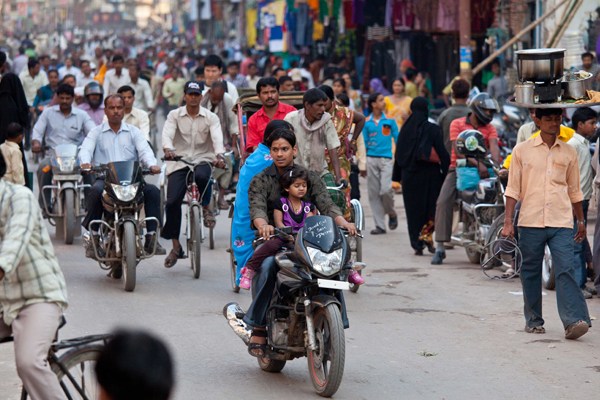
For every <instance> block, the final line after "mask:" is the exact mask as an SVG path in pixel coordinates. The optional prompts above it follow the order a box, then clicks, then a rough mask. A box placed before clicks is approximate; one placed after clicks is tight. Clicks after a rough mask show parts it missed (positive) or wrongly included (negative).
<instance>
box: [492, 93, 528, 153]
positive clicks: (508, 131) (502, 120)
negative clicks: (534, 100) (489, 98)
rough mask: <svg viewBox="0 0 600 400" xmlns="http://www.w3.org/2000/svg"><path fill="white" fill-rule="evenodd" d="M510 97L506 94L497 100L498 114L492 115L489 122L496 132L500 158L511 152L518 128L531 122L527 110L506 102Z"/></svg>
mask: <svg viewBox="0 0 600 400" xmlns="http://www.w3.org/2000/svg"><path fill="white" fill-rule="evenodd" d="M511 96H512V94H508V95H504V96H501V97H500V98H498V103H500V112H499V113H496V114H495V115H494V118H493V119H492V122H491V124H492V126H493V127H494V128H496V132H498V145H499V146H500V155H501V156H502V158H506V156H507V155H509V154H510V153H511V152H512V148H513V147H515V146H516V144H517V133H518V132H519V128H520V127H521V126H522V125H523V124H526V123H528V122H530V121H531V118H530V116H529V110H528V109H526V108H522V107H517V106H515V105H512V104H510V103H508V102H507V99H508V98H509V97H511Z"/></svg>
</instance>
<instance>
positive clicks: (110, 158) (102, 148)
mask: <svg viewBox="0 0 600 400" xmlns="http://www.w3.org/2000/svg"><path fill="white" fill-rule="evenodd" d="M104 104H105V112H106V117H107V119H108V121H107V122H104V123H102V124H101V125H99V126H97V127H96V128H94V129H93V130H92V131H91V132H90V133H89V135H88V136H87V137H86V138H85V140H84V141H83V144H82V145H81V151H80V152H79V159H80V161H81V168H82V169H83V170H86V169H90V168H91V167H92V161H93V162H94V164H96V165H100V164H107V163H109V162H116V161H131V160H137V159H140V161H141V162H142V163H143V164H144V165H145V166H146V167H147V168H149V169H150V172H152V173H153V174H158V173H160V167H159V166H158V165H157V163H156V158H155V157H154V152H153V151H152V148H151V147H150V145H149V144H148V142H147V141H146V138H145V137H144V135H143V134H142V133H141V132H140V130H139V129H137V128H136V127H134V126H131V125H129V124H126V123H124V122H123V116H124V110H125V104H124V101H123V98H122V97H121V95H119V94H114V95H110V96H108V97H107V98H106V100H104ZM103 190H104V179H97V180H96V182H95V183H94V185H93V186H92V188H91V189H90V190H89V193H87V194H86V204H87V211H88V213H87V215H86V217H85V219H84V220H83V223H82V225H83V226H84V227H85V228H86V229H89V223H90V222H91V221H93V220H96V219H101V218H102V212H103V206H102V191H103ZM143 191H144V208H145V211H146V215H147V216H148V217H155V218H156V219H157V220H158V221H160V220H161V215H160V191H159V190H158V188H157V187H156V186H154V185H151V184H148V183H146V184H145V185H144V189H143ZM146 229H147V235H146V242H145V244H144V249H145V251H146V252H148V253H150V252H151V249H152V248H153V246H154V240H157V239H158V238H157V237H156V229H157V224H156V222H154V221H149V222H148V223H147V226H146ZM91 234H92V240H94V242H96V247H97V248H99V247H100V246H99V235H98V232H91ZM90 250H91V251H90V253H93V248H91V249H90ZM165 253H166V251H165V249H163V248H162V247H161V246H160V244H158V243H157V244H156V253H155V254H165ZM90 256H93V254H90ZM115 278H117V277H115Z"/></svg>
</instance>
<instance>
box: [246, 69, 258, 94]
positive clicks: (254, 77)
mask: <svg viewBox="0 0 600 400" xmlns="http://www.w3.org/2000/svg"><path fill="white" fill-rule="evenodd" d="M260 78H261V77H260V76H258V67H257V66H256V64H254V63H252V64H250V65H248V75H246V80H247V81H248V87H249V88H252V89H256V84H257V83H258V81H260Z"/></svg>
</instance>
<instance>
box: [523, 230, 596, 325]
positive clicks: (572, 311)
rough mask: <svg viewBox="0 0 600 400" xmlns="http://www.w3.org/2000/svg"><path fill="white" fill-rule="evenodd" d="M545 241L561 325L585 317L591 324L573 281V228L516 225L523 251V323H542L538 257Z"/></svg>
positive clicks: (540, 267)
mask: <svg viewBox="0 0 600 400" xmlns="http://www.w3.org/2000/svg"><path fill="white" fill-rule="evenodd" d="M546 245H548V247H549V248H550V252H551V253H552V266H553V268H554V279H555V282H556V303H557V307H558V315H559V316H560V319H561V321H562V323H563V326H564V327H565V328H566V327H567V326H569V325H571V324H573V323H575V322H577V321H579V320H583V321H586V322H587V323H588V325H590V326H591V322H590V316H589V313H588V308H587V304H586V302H585V299H584V298H583V294H582V292H581V289H580V288H579V285H578V284H577V282H576V281H575V268H574V267H573V261H574V252H573V229H570V228H525V227H520V228H519V248H520V249H521V253H522V255H523V263H522V265H521V283H522V285H523V301H524V307H523V311H524V315H525V323H526V325H527V326H528V327H535V326H541V325H543V324H544V319H543V318H542V260H543V258H544V248H545V246H546Z"/></svg>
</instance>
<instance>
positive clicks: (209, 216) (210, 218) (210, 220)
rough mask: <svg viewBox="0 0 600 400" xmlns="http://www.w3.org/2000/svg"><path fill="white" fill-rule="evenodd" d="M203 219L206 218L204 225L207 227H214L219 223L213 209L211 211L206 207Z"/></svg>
mask: <svg viewBox="0 0 600 400" xmlns="http://www.w3.org/2000/svg"><path fill="white" fill-rule="evenodd" d="M203 214H204V215H203V216H202V217H203V218H202V219H203V220H204V226H205V227H207V228H209V229H210V228H214V227H215V225H216V224H217V220H216V219H215V216H214V215H213V213H212V211H210V210H209V209H208V208H204V212H203Z"/></svg>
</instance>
